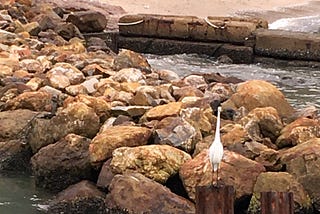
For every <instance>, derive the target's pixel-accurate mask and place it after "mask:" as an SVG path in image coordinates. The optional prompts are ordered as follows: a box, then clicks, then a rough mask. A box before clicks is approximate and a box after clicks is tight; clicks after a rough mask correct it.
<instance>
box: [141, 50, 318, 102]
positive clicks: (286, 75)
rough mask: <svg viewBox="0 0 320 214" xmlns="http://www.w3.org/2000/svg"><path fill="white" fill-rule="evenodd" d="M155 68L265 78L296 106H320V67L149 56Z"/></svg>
mask: <svg viewBox="0 0 320 214" xmlns="http://www.w3.org/2000/svg"><path fill="white" fill-rule="evenodd" d="M146 56H147V58H148V61H149V63H150V64H151V65H152V67H154V68H157V69H168V70H172V71H175V72H176V73H178V74H179V75H180V76H186V75H189V74H194V73H220V74H222V75H225V76H235V77H238V78H240V79H243V80H250V79H262V80H267V81H269V82H272V83H273V84H275V85H276V86H277V87H279V89H280V90H281V91H282V92H283V93H284V94H285V96H286V98H287V99H288V101H289V102H290V103H291V104H292V105H293V106H294V107H296V108H302V107H305V106H308V105H315V106H316V107H320V70H315V69H310V68H270V67H263V66H261V65H235V64H231V65H226V64H219V63H217V61H216V60H215V59H212V58H208V57H206V56H198V55H186V54H181V55H170V56H157V55H146Z"/></svg>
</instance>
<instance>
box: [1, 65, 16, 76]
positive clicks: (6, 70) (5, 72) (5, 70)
mask: <svg viewBox="0 0 320 214" xmlns="http://www.w3.org/2000/svg"><path fill="white" fill-rule="evenodd" d="M12 75H13V69H12V68H11V67H9V66H7V65H0V78H4V77H7V76H12Z"/></svg>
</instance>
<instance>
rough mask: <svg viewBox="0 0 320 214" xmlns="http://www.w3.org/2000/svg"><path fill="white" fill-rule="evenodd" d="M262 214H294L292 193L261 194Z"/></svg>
mask: <svg viewBox="0 0 320 214" xmlns="http://www.w3.org/2000/svg"><path fill="white" fill-rule="evenodd" d="M260 200H261V214H269V213H272V214H293V213H294V201H293V193H292V192H261V199H260Z"/></svg>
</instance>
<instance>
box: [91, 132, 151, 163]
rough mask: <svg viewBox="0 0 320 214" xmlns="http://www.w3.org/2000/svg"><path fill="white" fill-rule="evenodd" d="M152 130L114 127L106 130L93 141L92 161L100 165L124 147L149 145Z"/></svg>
mask: <svg viewBox="0 0 320 214" xmlns="http://www.w3.org/2000/svg"><path fill="white" fill-rule="evenodd" d="M150 136H151V130H149V129H147V128H144V127H137V126H114V127H110V128H108V129H105V130H104V131H103V132H102V133H99V134H98V135H97V136H96V137H95V138H93V139H92V142H91V144H90V148H89V150H90V159H91V162H92V163H99V162H102V161H105V160H107V159H108V158H110V157H111V156H112V152H113V151H114V150H115V149H116V148H119V147H123V146H139V145H145V144H147V143H148V139H149V137H150Z"/></svg>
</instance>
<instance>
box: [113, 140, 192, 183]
mask: <svg viewBox="0 0 320 214" xmlns="http://www.w3.org/2000/svg"><path fill="white" fill-rule="evenodd" d="M190 159H191V156H190V155H189V154H188V153H185V152H183V151H181V150H179V149H176V148H174V147H172V146H168V145H146V146H138V147H133V148H130V147H121V148H118V149H116V150H114V152H113V154H112V160H111V164H110V167H111V170H112V172H113V173H117V174H123V173H125V172H126V171H134V172H139V173H141V174H143V175H145V176H146V177H148V178H151V179H153V180H155V181H157V182H160V183H165V182H166V181H167V180H168V178H169V177H171V176H173V175H175V174H177V173H178V171H179V169H180V167H181V165H182V164H184V163H185V162H186V161H188V160H190Z"/></svg>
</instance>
